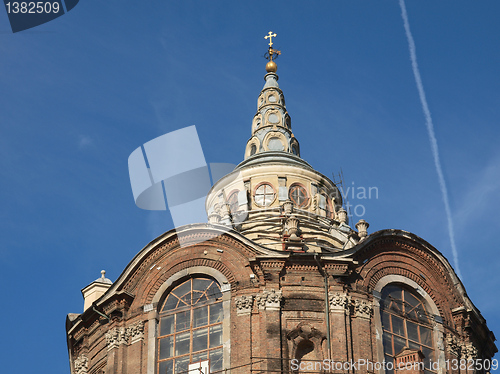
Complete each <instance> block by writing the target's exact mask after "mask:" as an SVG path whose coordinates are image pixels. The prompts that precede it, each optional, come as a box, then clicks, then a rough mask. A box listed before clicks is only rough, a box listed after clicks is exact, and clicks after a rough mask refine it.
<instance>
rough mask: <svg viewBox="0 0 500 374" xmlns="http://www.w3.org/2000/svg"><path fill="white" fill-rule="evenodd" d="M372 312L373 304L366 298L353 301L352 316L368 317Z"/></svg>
mask: <svg viewBox="0 0 500 374" xmlns="http://www.w3.org/2000/svg"><path fill="white" fill-rule="evenodd" d="M372 312H373V306H372V305H370V304H369V303H368V302H367V301H366V300H355V301H354V316H356V317H361V318H368V319H369V318H370V317H371V315H372Z"/></svg>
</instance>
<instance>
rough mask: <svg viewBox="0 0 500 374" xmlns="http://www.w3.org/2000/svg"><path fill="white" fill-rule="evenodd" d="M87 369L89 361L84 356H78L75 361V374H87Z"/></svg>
mask: <svg viewBox="0 0 500 374" xmlns="http://www.w3.org/2000/svg"><path fill="white" fill-rule="evenodd" d="M88 369H89V359H88V358H87V357H86V356H83V355H80V356H78V358H77V359H76V360H75V374H87V372H88Z"/></svg>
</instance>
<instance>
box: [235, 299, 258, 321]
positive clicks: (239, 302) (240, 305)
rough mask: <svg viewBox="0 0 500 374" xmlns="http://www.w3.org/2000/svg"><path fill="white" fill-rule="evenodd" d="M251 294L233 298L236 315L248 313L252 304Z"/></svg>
mask: <svg viewBox="0 0 500 374" xmlns="http://www.w3.org/2000/svg"><path fill="white" fill-rule="evenodd" d="M253 299H254V296H253V295H242V296H239V297H237V298H235V299H234V300H235V301H234V302H235V305H236V314H237V315H238V316H241V315H245V314H250V313H251V312H252V306H253Z"/></svg>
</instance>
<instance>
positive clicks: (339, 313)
mask: <svg viewBox="0 0 500 374" xmlns="http://www.w3.org/2000/svg"><path fill="white" fill-rule="evenodd" d="M350 303H351V300H350V297H349V296H348V295H347V294H345V293H343V292H334V293H333V294H331V295H330V336H331V344H332V360H333V361H335V362H342V363H343V362H347V361H349V355H348V349H347V347H348V342H347V324H346V319H348V318H349V309H350Z"/></svg>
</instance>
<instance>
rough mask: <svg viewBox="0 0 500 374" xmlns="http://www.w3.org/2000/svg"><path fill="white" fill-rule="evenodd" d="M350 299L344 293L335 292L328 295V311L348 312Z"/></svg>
mask: <svg viewBox="0 0 500 374" xmlns="http://www.w3.org/2000/svg"><path fill="white" fill-rule="evenodd" d="M350 304H351V297H350V296H348V295H347V294H345V293H341V292H335V293H333V294H332V295H330V311H331V312H332V311H343V312H344V311H348V310H349V306H350Z"/></svg>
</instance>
